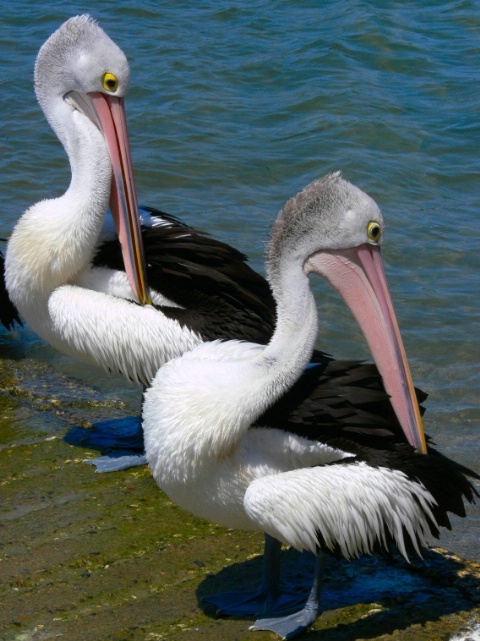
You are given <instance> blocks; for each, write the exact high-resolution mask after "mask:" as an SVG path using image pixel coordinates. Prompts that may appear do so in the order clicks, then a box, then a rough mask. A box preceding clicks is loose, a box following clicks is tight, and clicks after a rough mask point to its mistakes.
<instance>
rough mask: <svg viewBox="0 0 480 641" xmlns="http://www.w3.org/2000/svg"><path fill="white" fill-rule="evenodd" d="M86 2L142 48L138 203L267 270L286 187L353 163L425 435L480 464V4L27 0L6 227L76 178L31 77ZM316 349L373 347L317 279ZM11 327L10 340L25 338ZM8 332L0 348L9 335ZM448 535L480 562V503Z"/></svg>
mask: <svg viewBox="0 0 480 641" xmlns="http://www.w3.org/2000/svg"><path fill="white" fill-rule="evenodd" d="M86 11H87V12H90V13H91V14H92V15H93V16H94V17H95V18H96V19H98V20H99V22H100V24H101V26H102V27H103V28H104V29H105V30H106V31H107V33H109V35H110V36H111V37H112V38H113V39H114V40H115V41H116V42H117V44H118V45H119V46H120V47H121V48H122V49H123V50H124V51H125V52H126V54H127V56H128V58H129V61H130V65H131V71H132V81H131V90H130V94H129V96H128V99H127V114H128V120H129V129H130V136H131V145H132V153H133V161H134V166H135V172H136V178H137V186H138V191H139V197H140V201H141V202H142V203H143V204H152V205H156V206H159V207H161V208H163V209H165V210H166V211H170V212H171V213H174V214H176V215H178V216H180V217H182V218H184V219H185V220H186V221H188V222H189V223H192V224H194V225H196V226H198V227H200V228H202V229H204V230H207V231H209V232H211V233H212V234H213V235H215V236H217V237H219V238H221V239H223V240H225V241H227V242H229V243H231V244H233V245H235V246H236V247H238V248H239V249H241V250H243V251H244V252H245V253H246V254H248V255H249V257H250V259H251V262H252V265H253V266H254V267H255V268H257V269H259V270H262V271H263V251H264V248H265V242H266V240H267V238H268V233H269V229H270V226H271V223H272V221H273V220H274V217H275V215H276V213H277V212H278V210H279V209H280V208H281V206H282V205H283V203H284V201H285V200H286V199H287V198H288V197H290V196H292V195H293V194H295V193H296V192H297V191H298V190H299V189H301V188H302V187H303V186H304V185H306V184H307V183H308V182H310V181H311V180H313V179H315V178H317V177H319V176H321V175H323V174H325V173H326V172H328V171H331V170H336V169H341V170H342V171H343V173H344V175H345V177H346V178H348V179H349V180H351V181H352V182H354V183H356V184H357V185H358V186H359V187H361V188H362V189H363V190H364V191H367V192H368V193H369V194H370V195H372V196H373V197H374V198H375V199H376V200H377V202H378V204H379V205H380V207H381V208H382V211H383V213H384V216H385V218H386V223H387V233H386V239H385V243H384V248H383V256H384V260H385V262H386V265H387V271H388V276H389V281H390V286H391V290H392V295H393V298H394V302H395V305H396V310H397V314H398V317H399V321H400V325H401V328H402V333H403V335H404V340H405V343H406V348H407V352H408V354H409V358H410V362H411V367H412V371H413V375H414V379H415V383H416V384H417V385H418V386H419V387H422V388H423V389H425V390H426V391H427V392H428V393H429V395H430V396H429V399H428V402H427V407H428V412H427V416H426V421H425V423H426V430H427V432H428V433H429V434H431V435H432V436H433V437H434V440H435V441H436V443H437V444H438V446H439V447H440V448H441V449H442V451H444V452H445V453H446V454H448V455H449V456H452V457H454V458H455V459H457V460H458V461H461V462H462V463H464V464H465V465H467V466H470V467H472V468H474V469H476V470H477V471H480V457H479V453H480V439H479V427H478V426H479V423H480V410H479V397H480V394H479V391H480V376H479V374H480V367H479V361H480V348H479V344H480V305H479V303H478V298H479V294H480V291H479V290H480V288H479V274H480V224H479V204H480V190H479V169H480V167H479V144H480V130H479V118H478V114H479V110H480V89H479V87H480V83H479V73H480V71H479V70H480V3H479V2H478V0H471V1H468V0H451V1H445V2H432V1H430V2H424V3H423V2H422V3H419V2H414V1H413V0H398V1H394V0H387V1H386V2H380V1H379V0H351V1H350V0H349V1H348V2H347V1H338V0H337V1H333V0H327V1H325V2H319V1H318V0H298V1H295V2H293V1H287V0H282V1H280V0H250V1H249V2H238V1H236V2H235V1H233V2H228V3H227V2H223V1H221V0H217V1H214V0H198V1H193V0H180V1H176V2H166V1H164V0H162V1H157V2H153V1H152V0H150V1H146V2H129V3H126V2H118V1H115V2H114V1H103V2H101V3H99V2H85V3H79V2H67V1H61V2H56V3H47V2H44V1H41V0H40V1H38V2H37V3H35V4H33V3H31V2H27V1H26V0H19V1H18V2H15V3H9V4H8V5H5V6H4V7H2V15H1V23H0V114H1V122H2V125H1V130H0V170H1V173H0V176H1V177H0V181H1V189H0V238H4V237H6V236H8V234H9V233H10V231H11V229H12V227H13V225H14V223H15V221H16V219H17V218H18V217H19V215H20V214H21V213H22V211H23V210H24V209H25V208H26V207H27V206H28V205H30V204H32V203H34V202H36V201H38V200H40V199H41V198H45V197H51V196H53V195H59V194H61V193H62V192H63V191H64V190H65V188H66V187H67V185H68V182H69V166H68V161H67V159H66V157H65V154H64V152H63V149H62V147H61V146H60V144H59V143H58V142H57V141H56V139H55V137H54V135H53V134H52V132H51V131H50V129H49V127H48V124H47V123H46V121H45V119H44V117H43V115H42V113H41V111H40V110H39V108H38V106H37V104H36V102H35V97H34V94H33V88H32V75H33V65H34V60H35V56H36V54H37V52H38V49H39V47H40V46H41V44H42V43H43V42H44V40H45V39H46V38H47V37H48V36H49V35H50V34H51V33H52V32H53V31H54V30H55V29H56V28H57V27H58V26H59V25H60V24H61V23H62V22H63V21H64V20H66V19H67V18H69V17H70V16H72V15H76V14H78V13H84V12H86ZM316 288H317V292H318V305H319V311H320V323H321V333H320V337H319V346H321V347H322V348H323V349H325V350H327V351H330V352H332V353H333V354H334V355H335V356H338V357H353V358H368V357H369V356H368V350H367V348H366V346H365V345H364V343H363V340H362V337H361V335H360V333H359V331H358V330H357V328H356V326H355V324H354V322H353V321H352V320H351V318H350V317H349V315H348V312H347V310H346V308H345V307H344V305H343V303H341V302H340V301H339V299H338V298H337V297H336V295H335V294H334V293H333V292H331V291H330V290H329V289H328V287H326V286H324V285H323V284H321V283H320V284H317V285H316ZM9 340H11V339H10V338H9ZM6 341H7V338H6V336H5V334H1V335H0V348H4V347H5V346H6ZM12 349H13V350H15V349H17V350H18V353H24V352H25V350H27V351H28V353H29V354H33V355H35V356H36V357H38V358H39V359H45V360H49V361H50V362H52V363H54V364H55V366H56V367H58V368H59V369H62V370H63V371H67V372H69V373H70V374H73V375H75V376H77V377H79V378H82V379H83V380H86V381H87V382H95V383H96V384H99V385H100V386H101V387H102V389H104V391H105V393H106V394H111V395H118V394H119V393H121V394H122V395H123V397H124V398H125V397H126V398H128V399H131V404H132V409H136V408H137V402H138V393H137V392H136V391H134V390H132V388H125V387H124V384H123V382H122V381H121V380H119V379H108V378H107V377H106V376H101V375H100V376H99V373H98V372H97V371H96V370H94V368H91V369H88V368H85V367H84V366H83V365H79V364H77V363H76V362H74V361H72V360H71V359H67V358H66V357H62V356H59V355H58V354H57V353H55V352H54V350H52V349H51V348H49V347H48V346H45V345H44V344H43V343H41V341H39V340H37V339H36V338H35V337H34V336H33V335H32V334H31V333H29V332H28V330H26V331H23V332H21V333H20V334H18V335H17V336H16V337H15V338H14V347H12V346H11V344H10V346H9V350H12ZM469 512H470V514H469V519H467V520H465V521H463V520H459V519H454V525H455V528H454V533H453V534H452V535H448V536H445V537H444V538H443V539H442V542H443V543H444V544H445V545H446V546H448V547H450V548H451V549H453V550H455V551H457V552H459V553H460V554H463V555H465V556H467V557H470V558H475V559H477V560H478V558H479V556H480V555H479V525H480V511H479V508H478V507H477V508H473V509H471V510H470V511H469Z"/></svg>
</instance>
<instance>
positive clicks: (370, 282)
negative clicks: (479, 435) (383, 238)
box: [305, 244, 427, 454]
mask: <svg viewBox="0 0 480 641" xmlns="http://www.w3.org/2000/svg"><path fill="white" fill-rule="evenodd" d="M305 271H306V272H307V273H309V272H315V273H316V274H319V275H320V276H323V277H324V278H326V279H327V280H328V281H329V283H330V284H331V285H332V286H333V287H334V288H335V289H336V290H337V291H338V292H339V294H340V295H341V296H342V298H343V299H344V300H345V302H346V303H347V305H348V306H349V308H350V309H351V311H352V313H353V315H354V317H355V319H356V320H357V322H358V324H359V325H360V328H361V330H362V332H363V335H364V336H365V338H366V340H367V343H368V346H369V347H370V351H371V353H372V356H373V358H374V360H375V363H376V365H377V367H378V370H379V372H380V374H381V376H382V379H383V384H384V386H385V389H386V391H387V393H388V394H389V395H390V400H391V403H392V406H393V409H394V411H395V414H396V415H397V418H398V421H399V423H400V425H401V426H402V429H403V432H404V434H405V436H406V438H407V440H408V442H409V443H410V445H412V446H413V447H414V448H415V449H416V450H417V451H418V452H419V453H421V454H426V453H427V444H426V441H425V433H424V431H423V424H422V418H421V415H420V409H419V407H418V401H417V397H416V394H415V389H414V387H413V382H412V376H411V374H410V368H409V366H408V361H407V356H406V354H405V349H404V347H403V342H402V337H401V335H400V329H399V327H398V322H397V319H396V316H395V311H394V309H393V303H392V299H391V296H390V292H389V290H388V285H387V280H386V277H385V271H384V269H383V262H382V257H381V255H380V249H379V247H377V246H375V245H367V244H365V245H361V246H360V247H355V248H352V249H345V250H332V251H323V252H318V253H316V254H313V255H312V256H311V257H310V258H309V259H308V261H307V262H306V264H305Z"/></svg>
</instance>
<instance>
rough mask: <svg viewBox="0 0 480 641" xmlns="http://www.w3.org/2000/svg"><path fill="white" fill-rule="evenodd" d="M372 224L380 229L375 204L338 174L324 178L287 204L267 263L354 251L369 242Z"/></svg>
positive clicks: (380, 223)
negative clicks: (324, 252)
mask: <svg viewBox="0 0 480 641" xmlns="http://www.w3.org/2000/svg"><path fill="white" fill-rule="evenodd" d="M372 221H374V222H377V223H378V224H379V225H380V226H383V219H382V214H381V212H380V209H379V208H378V206H377V204H376V203H375V201H374V200H373V199H372V198H371V197H370V196H368V195H367V194H366V193H364V192H363V191H362V190H361V189H359V188H358V187H356V186H355V185H353V184H352V183H350V182H348V181H347V180H345V179H344V178H342V175H341V172H340V171H336V172H333V173H330V174H327V175H326V176H324V177H323V178H320V179H318V180H315V181H314V182H312V183H310V184H309V185H307V186H306V187H305V188H304V189H302V191H300V192H299V193H298V194H296V195H295V196H293V198H290V200H288V201H287V203H286V204H285V206H284V207H283V209H282V210H281V212H280V213H279V214H278V217H277V219H276V221H275V223H274V225H273V227H272V233H271V237H270V243H269V246H268V252H267V259H268V261H269V262H274V260H275V259H274V256H279V255H284V256H285V255H288V256H289V258H294V256H295V255H298V258H299V259H301V258H302V256H303V257H304V258H306V256H308V254H309V252H310V253H311V252H314V251H321V250H323V249H324V250H329V249H347V248H349V247H356V246H358V245H361V244H362V243H364V242H369V239H368V236H367V227H368V224H369V223H370V222H372ZM376 244H379V243H378V242H377V243H376Z"/></svg>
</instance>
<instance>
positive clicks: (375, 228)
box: [367, 220, 382, 243]
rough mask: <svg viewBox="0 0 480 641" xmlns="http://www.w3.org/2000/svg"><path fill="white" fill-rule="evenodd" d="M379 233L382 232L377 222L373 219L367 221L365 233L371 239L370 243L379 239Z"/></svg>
mask: <svg viewBox="0 0 480 641" xmlns="http://www.w3.org/2000/svg"><path fill="white" fill-rule="evenodd" d="M381 234H382V228H381V227H380V225H379V224H378V223H376V222H374V221H373V220H372V221H371V222H370V223H368V226H367V235H368V238H369V240H371V241H372V243H378V241H379V240H380V236H381Z"/></svg>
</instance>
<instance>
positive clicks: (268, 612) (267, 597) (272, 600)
mask: <svg viewBox="0 0 480 641" xmlns="http://www.w3.org/2000/svg"><path fill="white" fill-rule="evenodd" d="M281 548H282V544H281V543H280V541H277V539H274V538H273V537H271V536H269V535H268V534H265V548H264V553H263V562H262V580H261V583H260V586H259V587H258V588H257V589H256V590H248V591H243V592H224V593H221V594H213V595H211V596H208V597H204V599H203V600H204V601H205V602H206V603H209V604H211V605H213V606H215V607H216V608H217V612H216V614H217V616H241V617H243V616H245V617H251V616H268V617H276V616H279V617H280V616H285V615H287V614H290V613H292V612H298V610H299V609H300V608H301V607H302V606H303V605H304V604H305V591H304V590H302V589H301V588H300V589H298V588H297V589H296V590H295V588H292V589H291V588H289V587H287V586H286V585H284V584H282V583H281V582H280V553H281Z"/></svg>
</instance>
